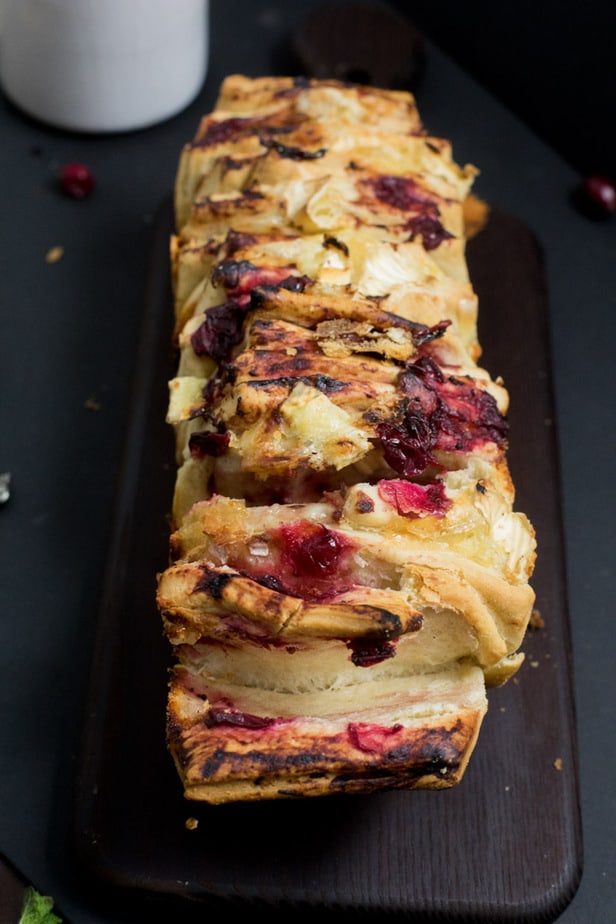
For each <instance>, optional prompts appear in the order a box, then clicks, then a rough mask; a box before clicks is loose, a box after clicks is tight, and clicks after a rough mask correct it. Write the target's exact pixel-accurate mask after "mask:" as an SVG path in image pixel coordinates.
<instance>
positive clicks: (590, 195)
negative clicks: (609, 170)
mask: <svg viewBox="0 0 616 924" xmlns="http://www.w3.org/2000/svg"><path fill="white" fill-rule="evenodd" d="M575 200H576V204H577V205H578V207H579V208H580V210H581V211H582V212H584V213H585V214H586V215H587V216H589V217H590V218H607V217H608V216H609V215H611V213H612V212H614V211H616V185H615V184H614V183H613V182H612V180H610V179H609V177H606V176H599V175H597V176H589V177H587V178H586V179H585V180H584V182H583V183H582V184H581V186H580V188H579V190H578V192H577V196H576V197H575Z"/></svg>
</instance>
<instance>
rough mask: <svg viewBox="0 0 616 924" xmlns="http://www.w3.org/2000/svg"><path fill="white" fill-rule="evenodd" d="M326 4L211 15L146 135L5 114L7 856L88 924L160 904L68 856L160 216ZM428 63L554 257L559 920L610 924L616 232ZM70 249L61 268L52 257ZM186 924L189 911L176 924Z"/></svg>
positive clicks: (513, 129) (143, 912)
mask: <svg viewBox="0 0 616 924" xmlns="http://www.w3.org/2000/svg"><path fill="white" fill-rule="evenodd" d="M319 5H320V4H319V3H317V2H310V0H304V2H297V3H294V4H284V3H282V2H281V0H278V2H267V3H261V4H257V3H249V2H247V0H246V2H242V3H240V2H236V3H228V4H225V3H223V2H222V0H214V2H213V3H212V7H211V21H210V28H211V43H210V62H209V69H208V76H207V80H206V82H205V84H204V86H203V89H202V91H201V93H200V94H199V97H198V98H197V99H196V100H195V101H194V102H193V103H192V104H191V105H190V106H189V107H188V108H187V109H185V110H184V111H183V112H182V113H181V114H179V115H177V116H176V117H174V118H172V119H170V120H168V121H166V122H164V123H162V124H160V125H158V126H155V127H153V128H150V129H147V130H143V131H139V132H134V133H126V134H121V135H114V136H103V135H101V136H86V135H79V134H72V133H67V132H62V131H58V130H55V129H53V128H49V127H46V126H44V125H42V124H39V123H38V122H35V121H32V120H30V119H29V118H27V117H26V116H24V115H23V114H22V113H20V112H19V111H18V110H17V109H15V108H14V107H13V106H12V105H11V104H10V103H9V102H8V101H6V100H5V99H4V98H1V99H0V163H1V169H0V184H1V190H2V193H1V199H0V201H1V203H2V216H1V220H0V227H1V233H2V246H1V247H0V472H10V473H11V497H10V500H9V501H8V503H7V504H5V505H4V506H3V507H2V508H1V509H0V552H1V556H0V569H1V577H0V678H1V679H0V702H1V712H0V806H1V814H0V853H1V854H3V855H4V856H5V857H7V858H8V859H9V861H10V862H11V863H12V864H14V866H15V867H16V868H17V869H18V870H19V871H20V872H21V873H22V874H23V875H24V877H26V879H27V880H29V881H31V882H32V883H34V885H35V886H36V888H37V889H38V890H39V891H41V892H43V893H44V894H47V895H50V896H52V897H53V898H54V900H55V902H56V904H57V908H58V911H59V913H60V914H61V915H62V916H63V917H64V918H65V920H66V921H67V922H73V924H82V922H83V924H103V922H105V924H120V922H134V921H140V920H146V919H147V917H148V912H149V910H150V907H149V904H148V902H147V900H146V899H143V901H142V900H141V899H140V898H139V897H137V899H136V900H135V901H133V902H129V903H123V902H118V901H117V900H116V899H114V898H112V897H110V896H109V895H108V894H106V892H105V890H104V889H100V890H99V889H97V888H96V884H95V883H94V884H88V886H87V887H86V886H85V884H84V883H83V881H81V879H80V877H79V875H78V872H77V870H76V868H75V866H74V865H73V863H72V860H71V852H70V849H69V843H70V838H71V825H72V813H73V805H72V800H73V796H74V780H75V774H76V768H77V764H78V759H79V747H80V734H81V729H82V722H83V707H84V698H85V691H86V689H87V685H88V678H89V673H90V667H91V665H90V654H91V648H92V643H93V638H94V632H95V620H96V611H97V603H98V600H99V597H100V592H101V581H102V577H103V573H104V566H105V558H106V551H107V547H108V541H109V532H110V528H111V511H112V507H113V501H114V495H115V491H116V485H117V478H118V469H119V464H120V459H121V455H122V448H123V445H124V441H125V434H126V426H127V421H128V419H129V410H130V408H129V403H130V398H131V394H132V392H131V384H132V374H133V368H134V362H135V356H136V351H137V344H138V337H139V330H140V323H141V315H142V309H143V294H144V283H145V278H146V272H147V265H148V255H149V252H150V245H151V235H152V224H153V218H154V215H155V214H156V211H157V209H158V207H159V205H160V203H161V202H162V201H163V200H164V199H165V197H166V196H168V194H169V191H170V189H171V187H172V185H173V181H174V176H175V171H176V167H177V161H178V155H179V151H180V148H181V146H182V145H183V144H184V143H185V142H187V141H189V140H190V138H191V137H192V135H193V133H194V130H195V128H196V125H197V121H198V118H199V116H200V115H201V114H202V113H204V112H206V111H207V110H209V109H210V108H211V107H212V105H213V102H214V99H215V96H216V91H217V88H218V86H219V84H220V81H221V80H222V79H223V77H224V76H225V75H226V74H229V73H235V72H242V73H246V74H249V75H251V76H256V75H259V74H267V73H272V72H275V71H278V72H280V67H281V63H280V62H281V60H283V57H284V56H283V57H282V58H281V49H283V50H284V48H285V47H288V37H289V35H290V34H291V32H292V30H293V29H294V28H295V27H296V26H297V24H298V23H299V22H300V21H301V19H302V17H303V16H304V15H305V14H306V13H307V12H308V11H310V10H312V9H314V8H315V7H317V6H319ZM0 25H1V24H0ZM426 51H427V54H426V71H425V74H424V77H423V80H422V82H421V84H420V86H419V87H418V90H417V98H418V103H419V108H420V111H421V113H422V116H423V118H424V121H425V122H426V124H427V125H428V127H429V128H430V129H431V131H433V132H434V133H436V134H441V135H444V136H446V137H449V138H451V140H452V142H453V146H454V155H455V157H456V159H457V160H458V162H460V163H466V162H472V163H474V164H477V165H478V166H479V168H480V170H481V174H480V176H479V178H478V179H477V181H476V184H475V192H476V193H477V194H478V195H479V196H481V197H482V198H484V199H486V200H487V201H489V202H490V203H491V204H492V205H494V206H495V207H497V208H499V209H502V210H504V211H506V212H509V213H511V214H513V215H515V216H517V217H518V218H519V219H521V220H522V221H524V222H525V223H527V225H528V226H529V227H530V228H531V229H532V230H533V231H534V233H535V234H536V236H537V238H538V240H539V242H540V245H541V247H542V249H543V252H544V258H545V263H546V279H547V287H548V297H549V309H550V325H551V349H552V364H553V376H554V383H553V384H554V395H555V410H556V429H557V434H558V446H559V459H560V476H561V495H562V505H563V521H564V527H565V540H566V549H565V551H566V566H567V583H568V595H569V608H570V617H571V629H572V641H573V661H574V687H575V696H576V709H577V724H578V738H579V759H580V783H581V786H580V789H581V805H582V819H583V834H584V870H583V876H582V880H581V884H580V886H579V889H578V891H577V893H576V894H575V896H574V897H573V900H572V901H571V903H570V905H569V906H568V907H567V909H566V910H565V911H564V913H563V914H562V915H561V917H560V918H559V921H562V922H563V924H573V922H580V924H582V922H583V924H588V922H598V924H602V922H606V924H607V922H611V921H613V920H614V919H615V916H616V877H615V869H616V862H615V861H616V833H615V832H616V786H614V778H615V771H616V762H615V760H614V757H615V752H616V744H615V742H616V735H615V734H614V730H615V729H614V702H615V699H616V672H615V671H614V668H613V663H614V653H615V652H614V638H615V637H616V633H615V632H614V631H613V628H612V626H611V623H609V621H608V620H609V619H610V618H611V612H612V597H613V585H614V581H613V574H614V567H613V565H614V551H613V550H614V547H615V545H616V542H615V540H616V536H615V529H614V505H613V502H612V501H613V484H614V482H615V479H616V463H615V459H616V445H615V436H614V431H615V428H614V411H613V409H614V405H615V402H616V394H615V376H614V375H613V374H612V373H611V372H610V369H611V365H612V354H613V341H612V338H613V337H614V336H615V335H616V217H614V219H613V220H607V221H604V222H594V221H591V220H589V219H588V218H586V217H584V216H582V215H580V214H579V213H578V212H577V211H576V210H575V209H574V208H573V207H572V204H571V201H570V193H571V191H572V189H573V188H574V187H575V186H576V185H577V182H578V176H577V174H576V173H575V171H574V170H573V168H572V167H571V166H569V164H568V163H567V161H566V160H565V158H564V157H563V156H561V154H560V153H558V152H556V151H554V150H552V149H550V148H549V147H547V146H546V144H545V143H544V142H543V141H540V140H539V139H538V138H537V137H536V136H535V135H534V134H533V133H532V132H531V131H530V130H529V129H528V128H527V127H526V126H525V124H524V123H523V122H522V121H521V120H520V119H519V117H517V116H513V115H512V114H511V113H510V112H509V111H508V110H507V109H506V108H505V107H504V106H503V104H501V103H500V102H499V101H498V100H497V99H496V98H495V97H493V96H492V95H490V94H489V93H488V92H487V91H486V89H484V88H483V87H480V86H479V85H478V84H477V83H476V82H475V81H474V80H473V79H471V78H470V77H469V76H468V75H467V74H465V73H464V72H462V71H461V70H460V69H459V67H458V66H457V65H455V64H454V63H453V62H452V61H451V60H450V59H449V58H447V57H446V56H445V55H444V54H443V53H442V52H440V51H439V50H438V48H437V47H436V46H435V45H433V44H429V45H428V46H427V49H426ZM0 53H1V48H0ZM572 130H575V126H574V125H572ZM67 161H81V162H84V163H87V164H89V165H90V167H91V169H92V171H93V173H94V175H95V177H96V181H97V187H96V190H95V193H94V194H93V195H92V196H91V197H90V198H89V199H87V200H84V201H75V200H71V199H68V198H66V197H63V196H62V195H61V194H60V193H59V192H58V189H57V186H56V184H55V182H54V175H55V174H54V171H55V168H56V167H57V165H58V164H60V163H63V162H67ZM53 247H61V248H63V255H62V258H61V259H60V260H58V261H57V262H48V261H47V260H46V254H47V253H48V252H49V251H50V249H51V248H53ZM3 882H4V879H3V878H2V877H0V891H1V890H2V889H3V888H8V887H5V886H4V885H3ZM7 906H8V903H7ZM1 913H2V902H1V901H0V914H1ZM5 913H6V915H9V912H8V911H7V912H5ZM201 913H202V914H203V911H202V912H201ZM191 915H193V916H194V915H195V909H194V908H193V907H191V906H190V905H189V904H187V906H186V908H185V909H184V910H180V911H179V912H178V911H176V912H174V917H173V920H174V921H177V922H178V924H180V922H181V921H182V920H186V921H188V920H193V917H191ZM13 920H14V917H10V915H9V916H6V921H5V920H4V919H2V920H1V921H0V924H13Z"/></svg>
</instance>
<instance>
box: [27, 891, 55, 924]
mask: <svg viewBox="0 0 616 924" xmlns="http://www.w3.org/2000/svg"><path fill="white" fill-rule="evenodd" d="M19 924H62V918H59V917H58V915H57V914H54V911H53V898H50V897H49V896H48V895H41V894H40V892H37V891H36V889H35V888H33V887H32V886H28V888H27V889H26V891H25V894H24V903H23V907H22V909H21V917H20V919H19Z"/></svg>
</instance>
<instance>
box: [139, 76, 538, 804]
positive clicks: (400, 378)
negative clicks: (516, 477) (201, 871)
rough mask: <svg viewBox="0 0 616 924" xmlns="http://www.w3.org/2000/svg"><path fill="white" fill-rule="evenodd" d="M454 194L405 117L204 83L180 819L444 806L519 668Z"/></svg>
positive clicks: (435, 155) (183, 194)
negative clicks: (402, 801)
mask: <svg viewBox="0 0 616 924" xmlns="http://www.w3.org/2000/svg"><path fill="white" fill-rule="evenodd" d="M476 173H477V171H476V170H475V168H474V167H472V165H466V166H465V167H460V166H458V165H457V164H456V163H455V161H454V160H453V157H452V152H451V145H450V144H449V142H447V141H446V140H444V139H438V138H434V137H432V136H431V135H429V134H428V132H427V131H426V129H425V127H424V125H423V123H422V121H421V119H420V117H419V114H418V112H417V107H416V105H415V100H414V98H413V96H412V95H411V94H408V93H399V92H389V91H383V90H378V89H375V88H368V87H361V86H358V85H354V84H347V83H343V82H339V81H335V80H322V81H319V80H310V79H293V78H265V77H264V78H254V79H253V78H247V77H243V76H241V75H232V76H230V77H228V78H227V79H226V80H225V81H224V82H223V84H222V86H221V89H220V94H219V98H218V101H217V104H216V108H215V110H214V111H213V112H212V113H209V114H208V115H206V116H204V118H203V119H202V120H201V123H200V125H199V127H198V130H197V133H196V135H195V138H194V140H193V142H192V143H190V144H188V145H186V146H185V148H184V149H183V151H182V153H181V156H180V163H179V166H178V174H177V180H176V188H175V197H176V198H175V210H176V229H175V232H174V235H173V239H172V248H171V258H172V263H173V281H174V295H175V322H176V324H175V336H176V338H177V346H178V353H179V354H180V360H179V365H178V373H177V376H176V378H175V379H174V380H173V381H172V382H171V383H170V403H169V413H168V420H169V422H170V423H171V424H172V425H173V426H174V428H175V436H176V448H177V459H178V470H177V478H176V484H175V489H174V498H173V512H172V517H171V523H172V533H171V538H170V554H169V564H168V567H167V568H166V569H165V570H164V572H163V573H161V574H160V575H159V576H158V580H157V603H158V606H159V610H160V612H161V615H162V618H163V626H164V631H165V634H166V636H167V638H168V639H169V642H170V644H171V646H172V650H173V653H174V665H173V668H172V669H171V671H170V679H169V691H168V701H167V745H168V748H169V751H170V754H171V756H172V757H173V760H174V762H175V765H176V768H177V771H178V773H179V776H180V779H181V781H182V784H183V787H184V793H185V795H186V797H187V798H189V799H195V800H203V801H206V802H211V803H213V804H215V803H220V802H231V801H238V800H239V801H241V800H247V801H249V800H255V799H272V798H289V797H298V796H315V795H316V796H322V795H327V794H329V793H333V792H348V793H352V792H373V791H378V790H382V789H393V788H410V789H412V788H443V787H445V786H452V785H455V784H457V783H458V782H459V781H460V780H461V779H462V776H463V774H464V772H465V769H466V765H467V763H468V760H469V758H470V756H471V753H472V751H473V749H474V747H475V744H476V741H477V736H478V734H479V729H480V726H481V723H482V720H483V716H484V715H485V712H486V709H487V697H486V689H487V687H489V686H490V685H495V684H499V683H502V682H505V681H506V680H507V679H508V678H509V677H510V676H512V675H513V674H514V673H515V672H516V670H517V669H518V667H519V665H520V664H521V662H522V660H523V654H522V653H521V652H520V650H519V647H520V644H521V642H522V640H523V638H524V633H525V631H526V626H527V624H528V620H529V617H530V612H531V609H532V605H533V602H534V594H533V592H532V589H531V588H530V584H529V580H530V577H531V575H532V571H533V566H534V555H535V551H534V550H535V540H534V532H533V530H532V526H531V525H530V523H529V522H528V520H527V519H526V517H525V516H524V514H521V513H517V512H515V511H514V509H513V502H514V490H513V485H512V482H511V479H510V476H509V472H508V468H507V460H506V456H507V449H508V438H509V432H508V424H507V419H506V414H507V407H508V395H507V392H506V390H505V387H504V385H503V384H502V383H501V382H500V380H499V379H496V380H494V379H492V378H491V377H490V375H489V373H488V372H486V370H483V369H481V368H480V367H479V366H478V365H477V359H478V357H479V355H480V347H479V344H478V343H477V339H476V317H475V312H476V308H477V299H476V296H475V293H474V292H473V289H472V285H471V282H470V281H469V279H468V273H467V267H466V263H465V255H464V247H465V204H466V202H467V201H468V196H469V192H470V188H471V185H472V181H473V178H474V176H475V175H476ZM180 292H181V293H182V294H181V296H180V294H179V293H180Z"/></svg>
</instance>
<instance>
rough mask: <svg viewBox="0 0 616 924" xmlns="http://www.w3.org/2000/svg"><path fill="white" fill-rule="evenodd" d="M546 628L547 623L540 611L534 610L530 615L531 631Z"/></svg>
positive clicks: (529, 625) (529, 626) (529, 624)
mask: <svg viewBox="0 0 616 924" xmlns="http://www.w3.org/2000/svg"><path fill="white" fill-rule="evenodd" d="M544 627H545V621H544V619H543V616H542V615H541V613H540V611H539V610H537V609H534V610H533V611H532V613H531V614H530V620H529V622H528V628H529V629H543V628H544Z"/></svg>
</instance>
